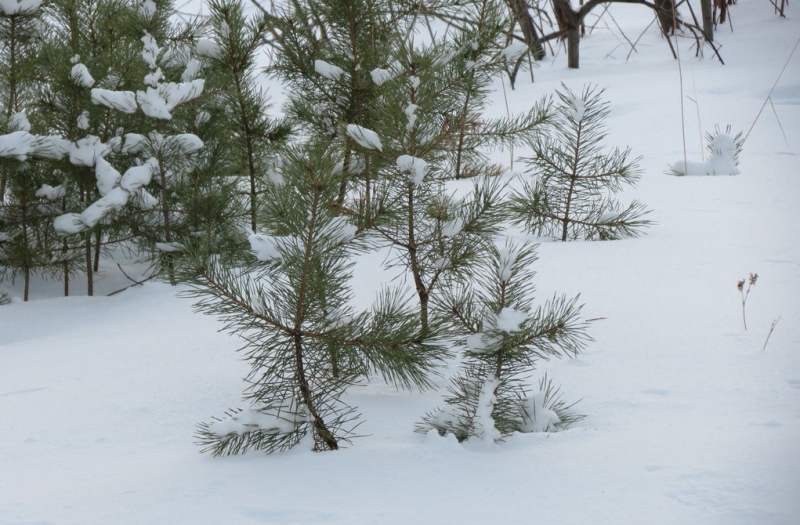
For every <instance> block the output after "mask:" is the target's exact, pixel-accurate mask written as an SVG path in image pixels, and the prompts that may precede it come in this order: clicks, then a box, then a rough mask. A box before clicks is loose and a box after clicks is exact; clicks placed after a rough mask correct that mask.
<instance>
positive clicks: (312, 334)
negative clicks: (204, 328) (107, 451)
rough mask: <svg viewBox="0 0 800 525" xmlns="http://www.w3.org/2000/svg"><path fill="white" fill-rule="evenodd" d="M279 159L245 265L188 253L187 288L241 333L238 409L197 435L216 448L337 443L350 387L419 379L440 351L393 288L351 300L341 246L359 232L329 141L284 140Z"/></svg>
mask: <svg viewBox="0 0 800 525" xmlns="http://www.w3.org/2000/svg"><path fill="white" fill-rule="evenodd" d="M281 164H282V169H281V177H282V179H283V185H282V186H280V187H279V188H276V190H275V192H274V196H273V200H272V201H270V202H269V203H267V204H266V205H265V212H266V213H265V214H266V220H265V225H267V227H268V228H270V232H269V233H252V234H251V235H250V237H249V240H250V244H251V247H252V249H253V252H254V255H255V257H251V264H249V265H247V266H245V267H233V266H231V265H229V264H225V262H224V261H222V260H221V259H220V257H217V256H211V257H202V256H198V258H197V262H196V263H195V267H194V270H193V273H194V281H193V282H194V288H193V290H192V291H190V292H189V293H188V294H186V295H188V296H189V297H193V298H195V299H197V300H198V302H197V303H196V308H197V309H198V310H200V311H202V312H204V313H208V314H213V315H218V316H220V317H221V318H222V319H223V320H224V322H225V325H226V329H227V330H228V331H230V332H232V333H235V334H238V335H240V336H241V337H243V338H244V339H245V341H246V345H245V347H244V350H245V356H246V359H247V361H249V363H250V364H251V367H252V369H251V372H250V374H249V376H248V377H247V379H246V381H247V382H248V383H249V385H248V387H247V390H246V394H245V397H246V399H247V400H248V401H249V406H248V408H246V409H244V410H242V409H232V410H229V411H228V412H227V413H226V416H224V417H215V418H213V420H212V421H210V422H204V423H201V424H200V425H199V429H198V433H197V435H198V440H199V443H200V444H201V445H202V446H203V447H204V448H203V451H204V452H211V453H213V454H214V455H229V454H238V453H243V452H245V451H247V450H250V449H255V450H262V451H265V452H267V453H271V452H276V451H282V450H286V449H289V448H291V447H293V446H295V445H297V444H298V443H299V442H300V441H301V440H302V439H303V438H304V437H306V436H307V437H308V440H309V442H313V448H314V450H317V451H324V450H336V449H338V448H340V447H342V446H343V445H344V444H346V443H349V442H350V440H351V439H352V438H353V437H354V436H355V435H356V433H355V431H356V427H357V425H358V417H359V414H358V413H357V411H356V409H355V408H354V407H351V406H349V405H348V404H347V403H346V402H345V401H343V399H342V395H343V394H344V392H345V391H346V390H347V388H348V387H350V386H351V385H353V384H354V383H356V382H357V381H360V380H363V378H364V377H368V376H370V375H373V374H377V375H379V376H382V377H383V378H384V379H386V380H387V381H390V382H392V383H394V384H396V385H398V386H401V387H411V386H415V385H416V386H423V387H424V386H429V380H428V379H427V374H428V371H429V370H430V369H431V368H432V366H433V365H434V364H435V363H436V362H438V361H439V360H440V359H441V358H442V356H443V355H442V354H443V350H442V349H441V348H438V347H435V346H432V345H427V344H422V343H419V342H416V335H417V332H418V322H417V318H416V315H415V312H414V311H413V310H410V309H408V308H406V300H405V299H404V298H403V297H402V296H401V295H400V294H397V293H392V292H388V291H386V292H384V293H382V294H381V295H380V297H379V298H378V300H377V301H376V302H375V303H374V305H373V306H372V308H371V310H369V311H366V312H357V311H355V310H354V309H353V308H352V307H351V306H350V298H351V291H350V287H349V282H350V280H351V279H352V266H353V263H352V261H351V257H350V256H351V254H352V251H353V250H354V249H357V248H358V247H359V246H360V244H361V240H360V239H359V238H358V237H355V236H356V235H357V234H358V231H357V228H356V227H355V226H354V225H353V224H352V223H351V222H350V220H349V219H348V218H347V217H343V216H341V215H338V214H336V213H335V210H336V207H335V203H336V201H337V199H338V197H339V183H340V181H341V179H340V173H339V171H338V169H337V167H336V164H337V162H336V155H335V154H333V152H332V151H331V148H330V147H329V146H324V145H312V146H305V147H294V148H292V149H289V150H287V152H286V153H285V154H284V155H283V156H282V163H281ZM362 248H363V246H362Z"/></svg>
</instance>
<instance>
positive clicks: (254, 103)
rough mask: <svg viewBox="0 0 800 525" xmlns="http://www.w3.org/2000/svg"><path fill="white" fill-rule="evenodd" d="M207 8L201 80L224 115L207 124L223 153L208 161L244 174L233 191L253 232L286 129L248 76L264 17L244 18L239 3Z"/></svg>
mask: <svg viewBox="0 0 800 525" xmlns="http://www.w3.org/2000/svg"><path fill="white" fill-rule="evenodd" d="M208 7H209V9H210V10H211V16H210V17H209V20H208V21H207V24H208V26H209V27H210V29H211V35H210V36H211V41H212V42H213V43H214V44H215V48H214V49H215V51H214V52H213V53H211V54H207V55H206V56H205V57H204V60H205V61H207V62H208V69H207V81H209V82H210V83H211V86H212V89H214V88H216V89H217V90H218V91H219V95H215V96H214V97H213V98H214V106H213V109H217V110H220V109H222V110H223V111H224V113H222V114H219V115H214V116H213V118H212V119H210V120H211V122H209V123H208V124H207V125H214V123H216V125H221V127H222V129H220V130H219V133H218V134H217V135H216V136H217V142H218V143H219V144H220V146H221V147H224V148H225V151H224V152H219V153H217V154H216V155H213V156H211V158H215V157H216V158H219V157H220V154H222V158H223V159H225V162H226V164H225V165H224V166H223V169H224V170H225V171H227V172H228V173H231V174H245V176H244V177H243V178H244V179H245V180H244V181H243V183H242V184H241V186H242V188H241V189H240V190H239V191H242V192H243V193H246V194H247V205H246V210H247V219H248V224H249V228H250V229H251V230H252V231H256V230H257V229H258V226H259V214H260V211H259V210H260V207H261V205H262V201H263V200H264V198H265V196H267V197H268V196H269V193H270V190H271V188H272V186H273V183H272V182H273V181H270V179H269V173H270V171H271V167H272V164H271V163H272V161H273V157H274V153H275V152H274V151H273V149H274V146H275V145H277V144H280V143H281V142H283V141H285V140H286V139H287V138H288V137H289V135H290V133H291V131H292V129H291V126H290V125H289V124H288V122H287V121H286V120H285V119H281V120H273V119H270V118H269V117H268V114H267V111H268V109H269V107H270V106H269V97H268V96H267V93H266V92H265V91H264V89H263V88H262V87H261V86H260V85H259V84H258V83H257V81H256V78H255V75H254V73H255V68H256V57H257V54H258V53H259V52H260V51H263V47H264V45H265V39H266V37H267V34H268V25H267V22H266V15H265V14H260V15H255V16H254V17H252V18H250V19H248V18H246V17H245V15H244V9H243V6H242V4H241V3H240V2H236V1H231V0H212V1H210V2H209V3H208ZM210 135H211V134H210ZM206 148H209V143H208V141H207V142H206ZM265 175H266V176H265Z"/></svg>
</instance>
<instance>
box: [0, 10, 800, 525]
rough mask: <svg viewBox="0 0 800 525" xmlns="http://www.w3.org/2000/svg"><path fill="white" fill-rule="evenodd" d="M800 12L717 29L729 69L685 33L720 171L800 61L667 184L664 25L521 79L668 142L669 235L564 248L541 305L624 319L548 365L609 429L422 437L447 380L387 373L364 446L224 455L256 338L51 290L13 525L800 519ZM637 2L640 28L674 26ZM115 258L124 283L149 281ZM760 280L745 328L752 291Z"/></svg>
mask: <svg viewBox="0 0 800 525" xmlns="http://www.w3.org/2000/svg"><path fill="white" fill-rule="evenodd" d="M796 7H797V6H794V5H792V6H790V7H789V8H788V15H789V16H788V18H787V19H780V18H778V17H777V16H776V15H775V14H774V12H773V8H772V6H771V5H769V3H768V2H757V3H756V2H747V1H740V2H739V3H738V4H737V5H735V6H733V7H732V11H731V14H732V15H733V22H734V32H731V31H730V29H729V28H728V27H721V28H719V32H718V33H717V41H718V42H719V43H720V44H721V46H722V55H723V58H724V59H725V61H726V65H725V66H722V65H720V64H719V62H718V61H717V60H715V59H714V58H713V57H712V55H711V54H710V50H708V49H707V50H706V58H705V59H696V58H694V50H693V49H690V44H691V41H689V40H684V41H683V47H682V48H681V59H682V61H681V64H682V77H683V95H684V106H685V115H684V120H685V122H686V137H687V152H688V157H689V160H690V161H696V162H702V161H703V160H704V159H703V157H702V156H701V144H700V138H701V137H700V135H701V133H700V130H701V129H702V132H703V133H705V132H707V131H713V129H714V126H715V125H717V124H718V125H720V126H721V127H722V128H724V127H725V126H726V125H728V124H730V125H731V127H732V130H733V132H734V133H735V132H737V131H743V132H745V133H747V131H748V130H749V129H750V127H751V125H752V124H753V122H754V120H755V119H756V115H757V114H758V113H759V110H760V109H761V108H762V105H763V104H764V102H765V101H766V100H767V95H768V94H769V92H770V90H771V88H772V87H773V84H774V83H775V81H776V79H777V78H778V75H779V74H780V73H781V70H782V69H783V68H784V65H786V68H785V71H784V72H783V76H782V77H781V79H780V81H779V82H778V83H777V86H776V87H775V90H774V91H773V92H772V97H771V102H772V103H771V104H769V103H768V104H767V105H766V108H765V109H764V111H763V113H762V114H761V116H760V118H759V120H758V122H757V123H756V124H755V126H754V127H753V129H752V131H751V132H750V134H749V136H748V138H747V141H746V142H745V145H744V151H743V153H742V155H741V164H740V166H739V169H740V171H741V174H740V175H738V176H736V177H729V176H716V177H681V178H679V177H672V176H667V175H665V174H664V172H665V170H666V169H667V167H668V166H669V165H670V164H673V163H675V162H678V161H682V160H683V145H682V138H681V91H680V89H681V80H680V78H681V75H680V72H679V69H678V62H676V61H675V60H673V59H672V58H671V55H670V53H669V49H668V47H667V44H666V43H665V42H664V41H663V40H661V39H660V37H659V35H658V34H657V31H656V30H655V28H651V29H650V30H649V32H648V33H646V34H645V35H644V36H643V37H642V38H641V40H640V41H639V43H638V44H637V51H638V52H634V53H633V54H632V55H631V57H630V59H627V60H626V56H627V55H628V52H629V50H630V49H629V47H626V44H625V41H624V39H623V37H622V36H621V35H620V33H619V31H618V30H617V29H616V27H615V26H614V24H613V23H612V21H611V19H608V20H607V21H602V22H601V23H600V24H598V26H597V28H596V29H595V31H594V32H593V33H592V34H591V35H590V36H588V37H587V38H586V39H585V40H584V42H583V44H582V46H581V48H582V49H581V52H582V53H581V69H579V70H574V71H573V70H568V69H567V68H566V67H565V62H566V57H565V55H564V53H563V51H562V53H561V55H560V56H558V57H557V58H556V59H555V60H553V59H552V58H549V59H548V61H546V62H545V63H544V64H542V66H541V67H540V68H539V69H538V70H536V72H535V77H536V82H535V83H533V84H532V83H531V82H530V77H529V76H525V75H520V79H519V81H518V83H517V89H516V90H515V91H510V90H508V89H507V91H506V94H507V96H508V104H509V106H510V107H511V108H512V111H513V110H514V109H524V108H526V107H527V106H528V105H529V104H530V103H531V101H532V100H536V99H538V98H539V97H541V96H544V95H547V94H551V93H553V91H554V89H555V88H556V87H558V86H559V84H560V82H564V83H566V84H567V85H568V86H570V87H571V88H572V89H573V90H576V91H579V90H580V89H581V87H582V86H583V84H584V83H587V82H591V83H595V84H597V85H599V86H601V87H604V88H606V97H607V98H608V100H609V101H610V102H611V115H610V118H609V120H608V125H609V128H610V134H609V139H608V143H609V145H613V146H621V147H624V146H627V145H629V146H631V148H632V150H633V153H634V154H635V155H642V156H643V159H642V161H641V166H642V168H643V169H644V176H643V180H642V182H641V184H640V185H639V187H638V188H635V189H633V190H630V191H628V192H627V193H626V196H627V197H633V196H636V197H637V198H639V199H640V200H641V201H643V202H644V203H646V204H647V205H648V206H649V207H650V208H652V209H653V210H654V211H653V214H652V216H651V218H652V219H653V220H655V221H657V224H656V225H654V226H653V227H651V228H650V229H649V230H648V231H647V233H646V235H645V236H643V237H641V238H639V239H633V240H626V241H616V242H593V243H587V242H573V243H550V242H545V243H543V244H542V245H541V246H540V248H539V261H538V262H537V263H536V269H537V271H538V275H537V286H538V291H539V295H540V296H541V297H549V296H551V294H552V293H553V292H554V291H558V292H563V293H566V294H568V295H574V294H577V293H580V294H581V300H582V302H584V303H585V304H586V306H585V308H584V314H585V315H586V317H587V318H602V319H600V320H597V321H593V322H592V323H591V335H592V337H593V338H594V339H595V341H594V342H593V343H591V344H589V345H588V348H587V349H586V352H585V353H583V354H582V355H580V356H579V357H578V358H577V359H574V360H571V361H564V362H552V363H547V364H546V366H544V367H542V369H541V370H540V372H541V373H544V372H545V371H547V372H548V373H549V374H550V375H551V376H552V377H553V378H554V379H555V381H556V382H557V383H559V384H561V385H562V391H563V393H564V395H565V396H566V397H567V398H568V399H579V398H582V401H581V402H580V403H579V405H578V408H579V410H580V411H581V412H582V413H584V414H586V415H587V418H586V419H585V420H584V421H582V422H580V423H578V424H576V425H575V426H573V427H572V428H571V429H569V430H567V431H565V432H561V433H555V434H544V433H539V434H526V435H516V436H514V437H512V438H511V439H509V440H508V441H507V442H505V443H503V444H502V445H498V446H494V447H489V448H480V449H476V448H474V447H470V446H464V445H460V444H458V443H457V442H455V440H453V439H444V438H439V437H425V436H422V435H419V434H414V433H413V432H412V430H413V427H414V424H415V423H416V422H417V421H419V420H420V418H421V417H422V416H423V415H424V414H425V413H426V412H427V411H429V410H431V409H433V408H434V407H436V406H438V405H439V404H440V393H436V392H426V393H407V392H396V391H395V390H394V389H393V388H390V387H387V386H385V385H382V384H380V383H374V384H370V385H368V386H364V387H356V388H353V389H352V390H351V391H350V392H351V393H350V394H349V397H348V400H349V401H350V402H352V403H353V404H355V405H357V406H358V407H359V409H360V411H361V412H362V414H363V420H364V423H363V425H362V426H361V427H360V430H361V431H362V432H363V434H365V437H363V438H360V439H358V440H356V441H355V442H354V445H353V446H352V447H351V448H348V449H346V450H341V451H338V452H329V453H322V454H315V453H312V452H310V451H308V450H303V449H299V448H298V449H295V450H293V451H291V452H289V453H286V454H278V455H272V456H265V455H262V454H259V453H250V454H247V455H244V456H240V457H231V458H213V457H210V456H206V455H201V454H199V452H198V448H197V447H196V446H195V445H194V444H193V436H192V435H193V432H194V429H195V424H196V423H198V422H199V421H201V420H204V419H206V418H208V416H209V415H210V414H220V413H221V412H222V411H223V410H224V409H226V408H228V407H230V406H236V405H238V404H239V399H240V392H241V388H242V382H241V378H242V377H243V376H244V375H245V373H246V372H247V366H246V365H245V363H243V362H241V361H240V360H239V357H238V356H237V354H236V353H235V350H236V349H237V348H239V347H240V341H239V340H237V339H235V338H232V337H230V336H228V335H226V334H224V333H218V332H217V330H218V329H219V328H220V324H219V323H218V322H217V321H216V320H215V319H214V318H211V317H206V316H201V315H198V314H193V313H192V305H191V302H190V301H188V300H186V299H178V298H176V295H175V294H176V291H177V290H176V289H175V288H172V287H170V286H168V285H166V284H157V283H148V284H146V285H144V286H140V287H135V288H131V289H129V290H127V291H125V292H123V293H120V294H117V295H114V296H112V297H94V298H88V297H70V298H57V297H55V296H57V295H58V291H59V286H58V285H57V284H53V283H40V282H37V283H35V284H34V286H33V288H32V290H33V294H34V296H35V297H37V299H36V300H33V301H31V302H29V303H21V302H15V303H13V304H11V305H7V306H0V421H2V426H1V427H0V428H1V429H2V431H1V432H0V524H3V525H23V524H27V525H33V524H37V525H44V524H65V525H66V524H88V525H146V524H165V525H166V524H169V525H175V524H191V525H219V524H231V525H233V524H235V525H248V524H256V523H274V524H289V523H303V524H312V523H313V524H342V525H345V524H346V525H357V524H386V525H409V524H427V523H437V524H473V523H475V524H477V523H552V524H557V525H571V524H574V525H587V524H592V525H639V524H645V523H646V524H648V525H660V524H663V525H674V524H692V525H697V524H713V525H739V524H742V525H744V524H748V525H792V524H796V523H800V498H798V495H800V234H798V232H799V231H800V229H799V228H800V227H799V226H798V225H800V206H799V205H798V198H800V49H799V50H798V51H797V52H796V54H795V55H794V56H793V57H792V58H791V60H789V61H788V65H787V59H789V56H790V54H791V53H792V50H793V48H794V47H795V45H796V43H797V39H798V37H800V16H798V13H797V9H796ZM611 11H612V13H613V14H614V17H615V19H616V21H617V22H619V24H620V26H621V27H623V28H625V30H626V34H627V36H628V37H629V38H630V39H631V40H634V39H635V38H636V37H637V36H638V35H639V33H640V32H641V30H642V29H643V28H644V26H645V25H646V24H647V23H648V22H649V21H650V20H649V19H650V15H649V13H648V12H647V11H646V10H645V8H643V7H640V6H620V5H614V6H613V7H612V9H611ZM598 12H599V10H598ZM608 27H610V28H612V29H613V30H611V29H608ZM498 86H499V84H498ZM495 100H496V105H495V107H494V108H493V111H495V112H497V113H498V114H503V113H504V112H505V103H504V101H503V92H502V91H501V90H498V92H497V96H496V99H495ZM773 107H774V111H773ZM776 112H777V116H776ZM784 133H785V137H784ZM506 155H507V154H506ZM506 158H507V157H506ZM705 160H707V158H706V159H705ZM515 167H516V168H517V169H519V168H521V167H522V164H520V163H517V164H516V165H515ZM115 269H116V267H115V266H112V265H109V266H108V267H107V272H106V273H107V275H106V278H105V280H103V281H101V282H99V283H98V288H99V289H100V292H101V293H103V292H105V293H107V292H110V291H113V290H115V289H117V288H121V287H123V286H125V285H126V279H125V278H124V277H120V276H119V275H118V272H117V271H115ZM750 272H757V273H758V275H759V277H758V282H757V284H756V285H755V286H754V287H753V288H752V290H751V293H750V296H749V298H748V300H747V326H748V330H747V331H745V330H744V328H743V323H742V310H741V297H740V294H739V291H737V289H736V283H737V281H739V280H740V279H742V278H746V277H747V276H748V274H749V273H750ZM3 286H5V287H9V288H10V289H11V290H12V291H15V290H18V289H19V283H17V285H16V286H12V285H11V284H10V283H3ZM79 288H80V285H78V284H74V285H73V289H79ZM178 289H180V288H178ZM778 318H780V321H779V322H778V323H777V325H776V326H775V329H774V332H773V333H772V335H771V337H770V339H769V343H768V344H767V346H766V349H763V346H764V343H765V340H766V339H767V335H768V333H769V331H770V327H771V325H772V323H773V321H775V320H776V319H778ZM442 384H446V380H445V379H443V380H442Z"/></svg>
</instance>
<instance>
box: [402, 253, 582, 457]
mask: <svg viewBox="0 0 800 525" xmlns="http://www.w3.org/2000/svg"><path fill="white" fill-rule="evenodd" d="M493 252H494V253H493V257H492V259H491V260H490V261H488V262H487V264H485V265H484V266H483V267H482V268H481V269H480V271H479V272H478V273H477V274H476V275H475V276H474V280H473V281H472V282H469V283H460V284H459V285H457V286H455V287H453V288H452V289H449V290H448V291H446V292H445V293H443V294H442V295H443V297H442V299H441V301H440V302H438V303H437V308H440V309H441V310H442V312H443V313H447V314H449V318H450V319H451V328H452V330H453V331H455V332H456V333H460V334H462V335H461V337H460V338H459V342H460V344H461V345H463V347H464V358H463V359H464V361H463V365H462V369H461V371H460V372H459V374H458V376H457V377H456V378H455V379H453V380H452V384H451V385H450V387H449V388H448V394H447V395H446V397H445V400H444V401H445V405H446V406H445V407H443V408H439V409H437V410H435V411H433V412H430V413H429V414H427V415H426V416H425V417H424V418H423V421H422V423H420V424H419V425H418V426H417V429H416V430H417V432H421V433H427V432H428V431H430V430H436V431H437V432H438V433H439V434H440V435H446V434H454V435H455V436H456V438H458V440H459V441H464V440H471V439H474V440H478V441H486V442H496V441H500V440H502V439H503V438H505V437H507V436H509V435H511V434H513V433H514V432H534V431H552V430H559V429H563V428H566V427H567V426H568V425H569V424H570V423H572V422H574V421H577V420H578V419H580V417H581V416H578V415H576V414H574V413H573V412H572V411H571V408H572V405H567V404H565V403H564V402H563V400H562V399H561V397H560V395H559V394H558V389H554V388H553V386H552V383H551V382H550V381H549V380H548V379H546V378H545V379H543V380H542V382H540V384H539V388H538V390H533V391H531V390H530V388H529V387H528V386H527V381H528V380H529V379H530V376H531V375H532V373H533V371H534V369H535V367H536V363H537V362H538V361H539V360H543V359H544V360H546V359H549V358H551V357H560V358H563V357H573V356H575V355H577V354H578V352H580V350H581V349H582V348H583V345H584V344H585V342H586V341H588V340H589V338H588V336H587V335H586V325H585V323H584V322H582V321H580V320H579V314H580V311H581V306H580V305H578V303H577V298H573V299H567V298H566V297H563V296H562V297H558V296H556V297H554V298H553V299H551V300H550V301H547V302H545V303H544V304H543V305H541V306H539V307H538V308H535V309H534V308H533V307H532V301H533V293H534V284H533V277H534V272H533V270H532V264H533V262H534V261H535V259H536V255H535V252H534V249H533V247H532V246H529V245H520V244H515V243H512V242H506V244H505V245H504V246H502V247H499V248H495V249H494V250H493Z"/></svg>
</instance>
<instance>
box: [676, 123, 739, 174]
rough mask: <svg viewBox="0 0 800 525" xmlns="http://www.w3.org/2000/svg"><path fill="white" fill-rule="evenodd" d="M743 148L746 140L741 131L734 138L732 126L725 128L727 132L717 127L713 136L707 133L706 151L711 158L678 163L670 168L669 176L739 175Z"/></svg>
mask: <svg viewBox="0 0 800 525" xmlns="http://www.w3.org/2000/svg"><path fill="white" fill-rule="evenodd" d="M743 147H744V139H743V138H742V132H741V131H740V132H739V133H737V134H736V135H733V136H732V135H731V127H730V125H728V126H727V127H726V128H725V131H721V130H720V129H719V126H717V127H716V128H715V130H714V133H713V134H711V133H706V149H707V150H708V156H709V159H708V160H707V161H704V162H689V161H678V162H675V163H673V164H672V166H670V168H669V169H668V170H667V174H668V175H675V176H678V177H682V176H685V175H689V176H691V175H694V176H703V175H738V174H739V155H740V154H741V153H742V148H743Z"/></svg>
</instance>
